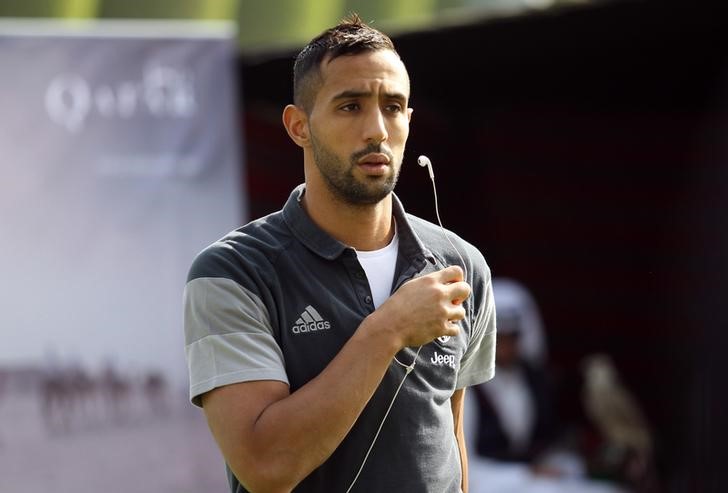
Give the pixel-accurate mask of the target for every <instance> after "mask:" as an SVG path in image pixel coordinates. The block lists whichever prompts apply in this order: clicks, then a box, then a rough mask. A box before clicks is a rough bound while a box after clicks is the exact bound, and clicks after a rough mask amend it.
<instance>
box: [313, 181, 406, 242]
mask: <svg viewBox="0 0 728 493" xmlns="http://www.w3.org/2000/svg"><path fill="white" fill-rule="evenodd" d="M301 203H302V205H303V208H304V210H305V211H306V213H307V214H308V215H309V217H310V218H311V219H312V220H313V222H314V223H316V225H317V226H318V227H320V228H321V229H323V230H324V231H326V232H327V233H328V234H330V235H331V236H332V237H334V238H336V239H337V240H339V241H340V242H342V243H344V244H345V245H348V246H350V247H353V248H355V249H357V250H362V251H369V250H377V249H379V248H384V247H385V246H387V245H388V244H389V242H390V241H392V236H393V235H394V227H393V224H392V195H391V194H390V195H388V196H387V197H385V198H384V199H382V200H381V201H379V202H378V203H376V204H373V205H352V204H348V203H346V202H344V201H342V200H341V199H339V198H338V197H336V196H334V195H333V194H332V193H331V192H330V191H329V190H327V189H325V187H323V186H322V187H316V185H314V184H307V186H306V193H305V194H304V196H303V198H302V201H301Z"/></svg>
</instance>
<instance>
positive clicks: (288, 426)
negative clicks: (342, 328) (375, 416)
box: [205, 327, 399, 492]
mask: <svg viewBox="0 0 728 493" xmlns="http://www.w3.org/2000/svg"><path fill="white" fill-rule="evenodd" d="M376 334H380V335H379V336H378V335H376ZM398 350H399V347H398V346H397V345H396V344H393V343H392V341H391V338H389V339H388V338H387V337H386V334H382V333H381V332H376V331H368V330H367V329H366V327H362V328H360V330H358V331H357V332H356V333H355V334H354V336H352V338H351V339H350V340H349V341H348V342H347V343H346V344H345V345H344V347H343V348H342V349H341V351H340V352H339V354H338V355H337V356H336V357H335V358H334V359H333V360H332V361H331V363H329V365H328V366H327V367H326V368H325V369H324V370H323V371H322V372H321V373H320V374H319V375H318V376H317V377H316V378H314V379H312V380H311V381H310V382H308V383H307V384H306V385H304V386H303V387H301V388H300V389H298V390H297V391H296V392H294V393H292V394H290V395H288V396H286V397H284V398H282V399H280V400H277V401H276V402H273V403H272V404H270V405H269V406H267V407H266V408H265V409H264V410H263V412H262V413H261V414H260V416H259V417H258V418H257V419H256V420H255V422H254V423H253V425H252V430H246V431H245V432H244V433H243V434H241V437H239V438H235V437H231V436H230V434H229V432H230V429H231V428H233V429H234V428H235V427H234V426H233V427H231V426H227V425H225V426H222V427H219V428H218V429H217V430H216V429H215V426H214V424H213V423H215V422H220V421H218V420H215V419H212V420H211V419H210V417H209V416H208V421H210V423H211V429H212V432H213V434H214V435H215V438H216V439H217V441H218V443H219V444H220V446H221V448H222V450H223V454H224V455H225V458H226V460H227V461H228V465H229V466H230V468H231V469H232V470H233V472H234V473H235V475H236V477H237V478H238V480H240V481H241V483H243V484H244V485H245V486H246V488H248V489H250V490H251V491H254V492H257V491H290V489H292V488H293V487H295V485H296V484H298V483H299V482H300V481H301V480H303V479H304V478H305V477H306V476H308V474H310V473H311V472H312V471H313V470H314V469H315V468H316V467H318V466H319V465H320V464H322V463H323V462H324V461H325V460H326V459H328V457H329V456H330V455H331V454H332V453H333V452H334V450H335V449H336V448H337V447H338V445H339V444H340V443H341V441H342V440H343V439H344V437H346V435H347V433H348V432H349V430H350V429H351V427H352V426H353V424H354V423H355V421H356V419H357V418H358V417H359V415H360V414H361V411H362V410H363V409H364V407H365V406H366V404H367V402H369V399H370V398H371V396H372V395H373V394H374V392H375V391H376V389H377V387H378V386H379V383H380V382H381V380H382V378H383V376H384V374H385V373H386V371H387V368H388V367H389V365H390V363H391V361H392V358H393V357H394V355H395V354H396V352H397V351H398ZM362 355H366V357H362ZM212 398H213V397H211V399H212ZM208 404H211V402H205V408H206V412H209V411H207V410H208V408H209V406H208ZM213 406H214V405H213ZM243 437H246V438H243ZM243 439H244V440H246V446H245V447H241V446H240V442H238V443H235V441H236V440H243ZM251 461H252V462H251ZM253 471H254V473H253Z"/></svg>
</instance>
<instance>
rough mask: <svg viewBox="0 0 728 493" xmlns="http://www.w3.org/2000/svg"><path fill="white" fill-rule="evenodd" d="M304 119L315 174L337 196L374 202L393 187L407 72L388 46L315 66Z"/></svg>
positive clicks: (404, 124) (405, 129) (403, 128)
mask: <svg viewBox="0 0 728 493" xmlns="http://www.w3.org/2000/svg"><path fill="white" fill-rule="evenodd" d="M321 78H322V82H321V86H320V88H319V90H318V92H317V94H316V98H315V100H314V104H313V107H312V108H311V113H310V115H309V119H308V122H309V123H308V124H309V131H310V136H311V150H312V152H313V158H314V162H315V164H316V168H317V171H318V173H320V175H321V176H322V178H323V179H324V181H325V182H326V184H327V186H328V188H329V190H330V191H331V192H332V193H333V194H334V195H336V196H337V197H338V198H339V199H341V200H343V201H345V202H347V203H350V204H356V205H368V204H375V203H377V202H379V201H380V200H382V199H383V198H385V197H386V196H387V195H388V194H389V193H390V192H391V191H392V190H393V189H394V186H395V184H396V182H397V177H398V176H399V171H400V168H401V166H402V158H403V155H404V147H405V143H406V141H407V136H408V135H409V120H410V115H411V114H412V110H411V109H409V108H408V107H407V102H408V99H409V77H408V76H407V71H406V69H405V67H404V64H403V63H402V61H401V60H400V59H399V57H398V56H397V55H396V54H395V53H394V52H392V51H389V50H380V51H372V52H365V53H361V54H358V55H345V56H340V57H338V58H335V59H333V60H331V61H328V60H324V62H323V63H322V65H321Z"/></svg>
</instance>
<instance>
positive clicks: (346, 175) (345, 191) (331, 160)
mask: <svg viewBox="0 0 728 493" xmlns="http://www.w3.org/2000/svg"><path fill="white" fill-rule="evenodd" d="M311 144H312V150H313V157H314V162H315V163H316V167H317V168H318V169H319V172H320V173H321V176H323V177H324V180H325V181H326V183H327V185H328V188H329V190H330V191H331V192H332V193H333V194H334V195H335V196H336V197H338V198H339V199H340V200H341V201H342V202H346V203H347V204H351V205H373V204H376V203H378V202H380V201H381V200H382V199H384V198H385V197H387V195H389V194H390V193H391V192H392V190H394V187H395V186H396V184H397V178H399V168H398V167H396V166H395V163H394V156H393V155H392V153H391V152H390V151H389V150H387V149H384V148H382V146H381V145H375V144H369V145H368V146H367V147H366V148H365V149H362V150H361V151H357V152H355V153H353V154H352V155H351V157H350V158H349V162H348V163H344V162H342V161H341V160H340V159H339V158H338V157H337V156H335V155H334V154H333V153H331V152H329V150H328V149H326V148H325V147H324V146H322V145H320V144H319V143H318V141H317V140H316V138H315V137H313V135H312V136H311ZM372 153H381V154H386V155H387V156H388V157H389V160H390V165H391V166H393V167H394V168H393V169H395V172H394V173H392V174H391V175H389V176H387V177H374V176H372V177H366V178H365V180H366V181H360V180H357V178H355V177H354V172H353V170H354V168H355V167H356V166H357V162H358V161H359V159H361V158H362V157H364V156H366V155H367V154H372Z"/></svg>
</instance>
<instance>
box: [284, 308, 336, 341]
mask: <svg viewBox="0 0 728 493" xmlns="http://www.w3.org/2000/svg"><path fill="white" fill-rule="evenodd" d="M330 328H331V324H330V323H329V322H328V321H326V320H324V319H323V317H322V316H321V315H320V314H319V312H317V311H316V309H315V308H314V307H312V306H311V305H308V306H307V307H306V309H305V310H303V313H302V314H301V316H300V317H299V318H298V320H296V324H295V325H294V326H293V328H292V329H291V330H292V331H293V333H294V334H300V333H302V332H316V331H317V330H328V329H330Z"/></svg>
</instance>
